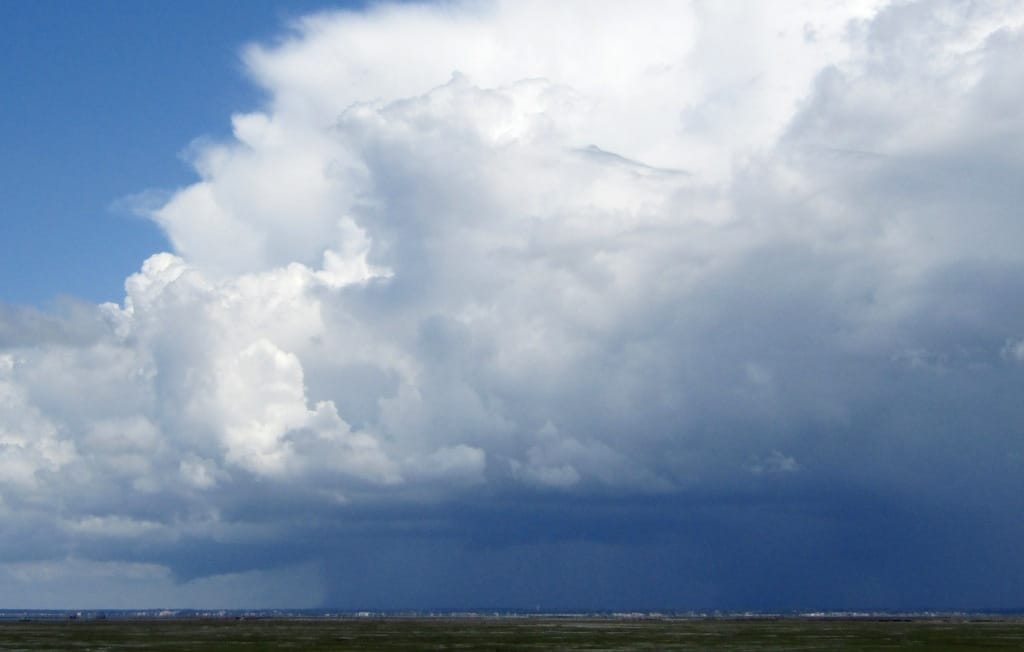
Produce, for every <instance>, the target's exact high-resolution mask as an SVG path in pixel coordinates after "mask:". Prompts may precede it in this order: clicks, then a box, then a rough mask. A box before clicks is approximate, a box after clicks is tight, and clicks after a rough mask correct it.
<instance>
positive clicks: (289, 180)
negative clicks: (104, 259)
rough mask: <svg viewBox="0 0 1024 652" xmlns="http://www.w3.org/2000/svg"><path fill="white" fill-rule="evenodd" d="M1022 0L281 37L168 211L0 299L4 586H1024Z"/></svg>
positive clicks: (488, 601)
mask: <svg viewBox="0 0 1024 652" xmlns="http://www.w3.org/2000/svg"><path fill="white" fill-rule="evenodd" d="M1022 30H1024V7H1022V5H1021V4H1020V3H1017V2H1007V3H1000V2H992V3H967V2H934V1H929V2H922V3H904V2H900V3H896V4H894V5H892V6H884V5H883V3H879V2H866V3H853V2H842V3H835V5H834V6H833V5H832V4H831V3H821V2H809V3H806V5H801V4H796V3H787V4H780V3H738V4H730V3H720V2H713V3H703V2H679V1H671V2H657V1H651V2H642V3H621V2H580V3H574V2H559V3H550V2H532V1H521V0H516V1H509V2H444V3H438V4H416V3H413V4H401V5H387V4H385V5H379V6H375V7H371V8H370V9H368V10H366V11H363V12H329V13H322V14H317V15H313V16H309V17H306V18H303V19H301V20H299V21H297V22H296V23H294V24H293V25H292V26H291V30H290V31H289V32H288V33H287V35H286V36H284V37H283V38H282V39H280V40H278V41H276V42H275V43H274V44H273V45H254V46H251V47H249V48H248V49H246V50H245V52H244V61H245V64H246V70H247V72H248V74H249V75H250V76H251V78H252V79H253V81H254V82H255V83H256V84H258V85H259V86H260V87H261V88H262V89H264V90H265V98H266V99H265V102H264V103H263V105H262V106H261V107H260V109H259V110H258V111H254V112H250V113H239V114H236V115H234V116H232V125H233V137H232V138H231V139H229V140H228V141H226V142H218V143H211V142H207V141H197V144H195V145H194V146H193V147H192V150H191V151H192V156H193V159H192V160H193V163H194V166H195V170H196V173H197V175H198V179H197V181H196V182H195V183H194V184H192V185H190V186H188V187H185V188H181V189H179V190H177V192H175V193H174V194H173V195H172V196H171V197H170V199H169V200H168V201H166V203H164V204H163V205H161V206H159V207H157V208H155V209H154V210H152V211H151V212H150V213H149V215H148V216H149V217H150V218H151V219H153V220H154V221H155V222H156V223H158V224H159V225H160V226H161V227H162V228H163V229H164V231H165V232H166V233H167V235H168V237H169V239H170V242H171V243H172V245H173V249H174V251H173V252H171V253H157V254H155V255H153V256H152V257H151V258H149V259H148V260H146V261H145V262H144V263H142V265H141V269H140V271H139V272H138V273H136V274H134V275H132V276H131V277H130V278H128V279H127V281H126V282H125V290H126V294H125V298H124V300H123V302H122V303H121V304H119V305H113V304H105V305H101V306H95V307H92V306H76V307H74V308H71V309H68V310H67V311H66V313H62V314H40V313H32V312H28V311H26V310H20V309H13V308H4V309H3V310H4V311H3V312H2V313H0V514H2V525H0V559H2V564H0V586H2V587H6V588H4V589H3V593H4V595H6V596H8V598H7V600H8V602H10V601H11V600H12V598H11V597H10V596H12V595H25V596H29V598H27V599H28V600H29V601H31V602H33V603H34V604H39V605H44V604H45V605H51V604H56V606H61V605H64V604H67V605H72V604H75V605H79V604H94V605H97V606H100V605H104V606H132V605H153V606H158V605H196V606H205V605H225V606H233V605H242V606H272V605H291V606H309V605H316V604H331V605H337V606H347V607H360V606H366V607H374V606H380V607H409V606H413V607H415V606H479V605H483V606H487V605H494V606H512V607H515V606H530V607H533V606H535V605H541V606H542V607H551V608H556V607H608V608H615V607H619V606H632V607H639V608H645V607H648V606H651V607H665V608H672V607H675V608H689V607H694V608H697V607H707V606H714V607H724V608H730V607H744V608H746V607H759V608H780V607H819V608H826V607H842V606H869V607H870V606H896V607H924V606H933V605H934V606H944V607H965V606H979V607H992V606H997V607H998V606H1020V605H1021V604H1024V597H1022V596H1021V595H1020V593H1019V592H1017V593H1015V591H1018V587H1019V586H1021V585H1022V583H1024V562H1022V558H1021V557H1020V555H1019V553H1018V551H1017V545H1018V542H1019V541H1020V540H1021V537H1022V536H1024V525H1022V524H1024V520H1022V519H1020V515H1021V509H1022V508H1024V504H1022V498H1021V496H1024V401H1022V400H1021V390H1022V389H1024V365H1022V363H1021V361H1022V359H1024V353H1022V351H1024V346H1022V344H1021V342H1022V341H1024V301H1022V300H1021V297H1022V290H1024V249H1022V247H1021V245H1022V243H1024V220H1022V219H1021V215H1020V207H1021V206H1022V205H1024V191H1022V188H1024V185H1022V184H1021V183H1020V181H1021V179H1024V112H1022V111H1021V110H1020V109H1021V107H1022V106H1024V31H1022ZM15 591H17V592H18V593H15ZM0 606H14V605H13V603H12V604H10V605H0Z"/></svg>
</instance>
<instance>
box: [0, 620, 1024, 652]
mask: <svg viewBox="0 0 1024 652" xmlns="http://www.w3.org/2000/svg"><path fill="white" fill-rule="evenodd" d="M289 649H291V650H367V651H370V650H736V651H739V650H903V649H908V650H909V649H914V650H929V651H942V650H1024V620H1019V619H986V620H962V619H923V620H866V619H853V620H848V619H800V618H779V619H701V620H695V619H651V620H607V619H579V620H572V619H561V618H558V619H539V618H499V619H484V618H471V619H452V618H380V619H269V618H268V619H254V620H245V619H243V620H236V619H205V618H197V619H167V620H105V621H81V620H77V621H63V622H61V621H32V622H4V623H0V650H24V651H29V650H32V651H34V650H62V651H63V650H94V651H100V650H105V651H115V650H146V651H160V650H289Z"/></svg>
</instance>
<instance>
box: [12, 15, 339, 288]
mask: <svg viewBox="0 0 1024 652" xmlns="http://www.w3.org/2000/svg"><path fill="white" fill-rule="evenodd" d="M351 4H352V3H348V5H346V3H325V2H273V1H266V0H253V1H252V2H232V1H227V0H225V1H223V2H185V3H182V2H165V1H163V0H156V1H154V2H145V3H130V2H111V1H104V0H101V1H99V2H89V3H66V2H52V1H49V0H44V1H42V2H5V3H4V4H3V6H2V7H0V17H2V21H0V30H2V33H0V36H2V38H0V43H2V45H0V53H2V63H0V80H2V83H3V86H4V88H5V89H7V90H6V92H5V95H6V96H7V97H8V98H9V99H8V100H7V101H5V102H4V103H3V104H2V106H0V129H2V132H0V142H2V143H3V152H2V153H0V166H2V167H0V174H2V175H3V178H4V183H3V185H2V187H0V193H2V196H0V203H2V205H3V225H4V233H5V234H6V237H5V239H6V240H8V241H9V242H16V243H17V245H16V246H13V247H10V248H9V249H8V250H7V251H5V255H4V256H3V258H2V260H0V270H2V273H0V278H2V279H3V284H2V286H0V287H2V292H3V297H4V299H5V300H6V301H9V302H14V303H28V304H35V305H41V304H46V303H47V302H49V301H51V300H52V299H53V297H55V296H56V295H59V294H67V295H73V296H76V297H79V298H82V299H88V300H91V301H116V300H120V298H121V296H122V294H123V287H122V286H123V283H124V278H125V277H126V276H127V275H128V274H130V273H131V272H132V271H134V270H135V269H136V268H137V267H138V264H139V261H140V260H142V259H144V258H145V257H146V256H148V255H149V254H150V253H152V252H153V251H156V250H160V249H164V248H166V247H167V245H166V240H165V239H164V238H163V237H162V235H161V233H160V231H159V229H157V228H154V226H153V225H152V224H151V223H149V222H146V221H144V220H139V219H135V218H133V217H132V216H131V214H130V211H128V210H119V209H118V208H117V205H116V203H117V200H119V199H121V198H123V197H125V196H129V195H134V194H136V193H139V192H142V191H143V190H146V189H165V190H170V189H173V188H175V187H177V186H179V185H183V184H185V183H187V182H189V181H190V180H191V179H192V178H193V172H192V170H191V169H190V168H189V167H188V165H187V164H186V163H184V162H183V161H182V159H181V157H180V154H181V152H183V151H184V150H185V148H186V147H187V146H188V144H189V143H190V142H191V141H192V140H193V139H195V138H199V137H204V136H206V137H212V138H218V137H224V136H225V135H227V134H229V133H230V125H229V122H228V118H229V116H230V114H231V113H232V112H233V111H238V110H244V109H246V108H249V107H253V106H255V105H257V104H258V102H259V100H260V94H259V93H258V91H257V90H256V89H254V88H253V87H252V86H251V85H250V84H248V83H247V81H246V79H245V74H244V71H243V68H242V66H241V63H240V61H239V57H238V55H239V50H240V49H241V47H242V45H244V44H245V43H247V42H249V41H252V40H256V39H260V38H271V37H273V36H274V35H275V34H277V33H279V31H280V30H281V29H282V27H283V26H284V25H286V24H287V21H288V20H289V19H291V18H294V17H296V16H299V15H302V14H304V13H309V12H312V11H316V10H318V9H321V8H325V7H331V6H334V7H338V6H351Z"/></svg>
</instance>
